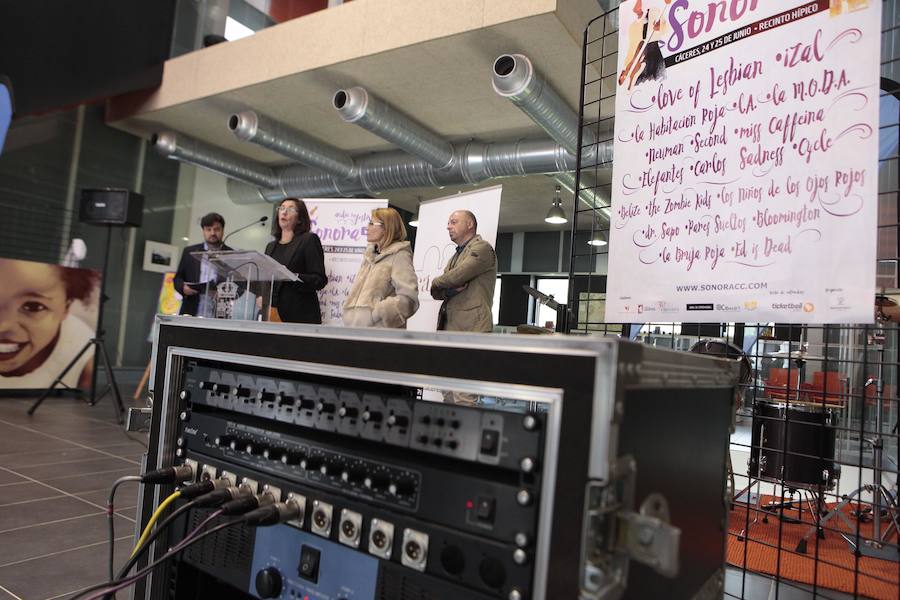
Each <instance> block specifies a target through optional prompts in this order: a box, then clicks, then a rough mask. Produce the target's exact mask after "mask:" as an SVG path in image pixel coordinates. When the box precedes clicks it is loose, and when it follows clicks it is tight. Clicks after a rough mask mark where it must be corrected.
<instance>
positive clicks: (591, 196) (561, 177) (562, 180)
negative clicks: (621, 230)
mask: <svg viewBox="0 0 900 600" xmlns="http://www.w3.org/2000/svg"><path fill="white" fill-rule="evenodd" d="M554 179H556V181H557V182H559V184H560V185H561V186H563V188H565V189H566V190H568V191H569V192H570V193H572V194H574V193H575V173H558V174H557V175H555V176H554ZM587 183H588V182H586V181H583V180H582V186H581V191H580V192H579V193H578V198H579V199H580V200H581V201H582V202H583V203H584V204H585V205H586V206H587V207H588V208H593V209H596V212H597V217H598V218H599V219H600V220H601V222H602V223H603V224H604V225H606V226H608V225H609V215H610V210H609V201H608V200H604V199H603V197H602V196H600V194H598V193H597V191H596V189H592V188H585V187H584V186H585V184H587ZM575 217H576V218H577V217H578V214H577V213H576V214H575Z"/></svg>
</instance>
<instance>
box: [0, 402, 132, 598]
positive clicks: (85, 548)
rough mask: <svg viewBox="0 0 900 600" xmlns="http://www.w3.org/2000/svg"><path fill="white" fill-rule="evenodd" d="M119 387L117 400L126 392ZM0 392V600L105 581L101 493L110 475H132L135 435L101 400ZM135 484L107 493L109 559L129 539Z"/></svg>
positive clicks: (67, 591)
mask: <svg viewBox="0 0 900 600" xmlns="http://www.w3.org/2000/svg"><path fill="white" fill-rule="evenodd" d="M129 392H130V390H128V389H125V388H123V389H122V393H123V399H128V398H130V393H129ZM32 402H33V399H22V400H19V399H11V398H0V600H10V599H12V598H19V599H22V600H48V599H50V598H66V597H68V596H70V595H72V593H73V592H75V591H77V590H79V589H82V588H84V587H87V586H89V585H93V584H95V583H99V582H102V581H105V580H106V579H107V578H108V577H107V564H108V563H107V561H108V552H109V548H108V546H107V539H108V531H107V523H106V516H105V515H106V499H107V496H108V495H109V487H110V485H111V484H112V482H113V481H115V480H116V479H117V478H119V477H121V476H123V475H136V474H138V472H139V469H140V458H141V454H143V452H144V446H143V445H142V443H141V442H139V441H137V440H144V442H146V436H145V435H137V434H128V435H131V436H132V438H133V439H132V438H129V437H128V435H126V434H125V432H124V431H123V428H122V427H121V426H119V425H117V424H116V422H115V418H114V415H113V409H112V404H111V401H110V398H109V397H106V398H103V399H102V400H101V401H100V403H99V404H98V405H97V406H95V407H91V406H87V405H86V404H84V403H83V402H81V401H79V400H75V399H73V398H51V399H48V400H47V401H46V402H45V403H44V404H43V405H42V406H41V407H40V408H39V409H38V411H37V413H36V414H35V415H34V416H33V417H29V416H28V415H27V414H26V411H27V409H28V407H29V406H30V405H31V403H32ZM136 498H137V486H136V485H135V484H125V485H123V486H120V487H119V490H118V493H117V494H116V513H117V514H116V517H115V519H116V521H115V525H116V528H115V529H116V538H117V539H116V555H117V557H116V564H117V565H122V564H123V563H124V561H125V560H126V558H127V555H128V553H129V551H130V549H131V544H132V543H133V539H134V538H133V536H134V512H135V505H136Z"/></svg>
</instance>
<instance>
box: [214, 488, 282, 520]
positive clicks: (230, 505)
mask: <svg viewBox="0 0 900 600" xmlns="http://www.w3.org/2000/svg"><path fill="white" fill-rule="evenodd" d="M276 501H277V499H276V498H275V496H273V495H272V494H271V493H270V492H263V493H261V494H256V495H252V496H241V497H239V498H235V499H234V500H230V501H228V502H226V503H225V504H223V505H222V514H225V515H229V516H233V515H242V514H244V513H246V512H249V511H251V510H254V509H257V508H260V507H261V506H266V505H268V504H274V503H275V502H276Z"/></svg>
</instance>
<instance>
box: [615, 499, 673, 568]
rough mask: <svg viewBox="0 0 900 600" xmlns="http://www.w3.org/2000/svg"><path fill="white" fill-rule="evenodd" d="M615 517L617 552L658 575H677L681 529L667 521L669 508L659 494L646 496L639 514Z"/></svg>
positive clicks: (621, 513) (628, 513) (629, 512)
mask: <svg viewBox="0 0 900 600" xmlns="http://www.w3.org/2000/svg"><path fill="white" fill-rule="evenodd" d="M616 516H617V521H618V527H617V529H618V534H619V535H618V543H617V545H616V546H617V549H618V550H620V551H622V552H624V553H626V554H627V555H628V556H629V557H630V558H631V559H632V560H636V561H638V562H640V563H643V564H645V565H647V566H649V567H652V568H653V570H655V571H656V572H657V573H659V574H660V575H663V576H665V577H675V576H676V575H678V549H679V547H680V543H681V529H679V528H678V527H675V526H673V525H672V524H671V523H670V522H669V505H668V503H667V502H666V499H665V498H664V497H663V496H662V495H661V494H650V495H649V496H647V497H646V498H645V499H644V501H643V502H642V503H641V508H640V512H634V511H630V510H627V511H622V512H620V513H619V514H618V515H616Z"/></svg>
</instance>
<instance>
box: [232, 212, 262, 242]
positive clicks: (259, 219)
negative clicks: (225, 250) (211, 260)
mask: <svg viewBox="0 0 900 600" xmlns="http://www.w3.org/2000/svg"><path fill="white" fill-rule="evenodd" d="M268 220H269V217H268V216H265V217H260V218H258V219H257V220H255V221H253V222H252V223H249V224H247V225H244V226H243V227H238V228H237V229H235V230H234V231H232V232H231V233H229V234H228V235H226V236H225V237H224V238H222V244H223V245H224V244H225V242H226V241H227V240H228V238H230V237H231V236H233V235H234V234H236V233H238V232H239V231H243V230H245V229H247V228H248V227H253V226H254V225H256V224H257V223H259V224H260V225H265V224H266V221H268Z"/></svg>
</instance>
